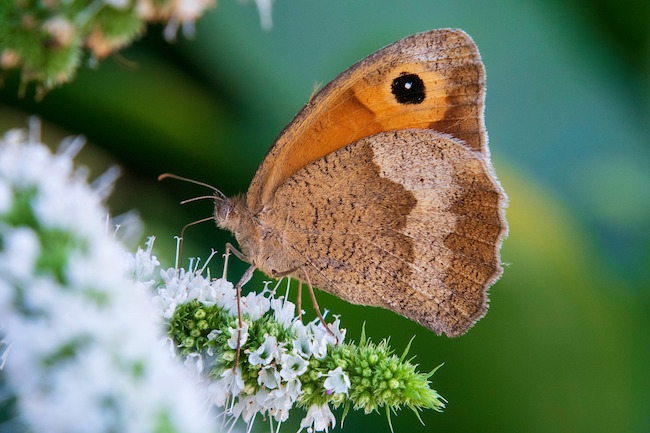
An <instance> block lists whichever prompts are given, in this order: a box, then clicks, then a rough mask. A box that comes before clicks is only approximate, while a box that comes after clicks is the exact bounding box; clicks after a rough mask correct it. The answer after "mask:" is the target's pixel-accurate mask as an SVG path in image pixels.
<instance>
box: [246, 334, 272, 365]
mask: <svg viewBox="0 0 650 433" xmlns="http://www.w3.org/2000/svg"><path fill="white" fill-rule="evenodd" d="M264 337H265V340H264V343H263V344H262V345H261V346H260V347H259V348H258V349H257V350H256V351H254V352H253V353H251V354H250V355H249V356H248V362H250V363H251V364H252V365H268V364H269V363H270V362H271V361H272V360H273V358H275V357H277V356H278V342H277V340H276V339H275V337H274V336H272V335H271V336H269V335H268V334H266V335H265V336H264Z"/></svg>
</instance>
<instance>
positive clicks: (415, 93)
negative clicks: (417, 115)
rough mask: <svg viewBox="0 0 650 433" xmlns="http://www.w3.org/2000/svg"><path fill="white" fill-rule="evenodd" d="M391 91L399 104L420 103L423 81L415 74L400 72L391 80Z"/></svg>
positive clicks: (422, 93) (422, 94)
mask: <svg viewBox="0 0 650 433" xmlns="http://www.w3.org/2000/svg"><path fill="white" fill-rule="evenodd" d="M390 89H391V92H393V95H394V96H395V99H396V100H397V102H399V103H400V104H420V103H421V102H422V101H424V97H425V96H426V95H425V91H424V82H423V81H422V79H421V78H420V77H418V76H417V75H415V74H409V73H407V72H402V73H401V74H399V77H397V78H395V79H394V80H393V84H392V85H391V86H390Z"/></svg>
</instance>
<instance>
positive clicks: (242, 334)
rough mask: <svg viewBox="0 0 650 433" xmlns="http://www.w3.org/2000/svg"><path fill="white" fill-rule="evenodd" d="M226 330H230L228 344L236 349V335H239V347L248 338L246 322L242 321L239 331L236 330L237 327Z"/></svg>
mask: <svg viewBox="0 0 650 433" xmlns="http://www.w3.org/2000/svg"><path fill="white" fill-rule="evenodd" d="M228 331H229V332H230V338H229V339H228V346H230V348H231V349H237V336H238V335H239V347H241V346H243V345H244V344H246V340H248V323H246V322H243V323H242V327H241V329H239V331H240V332H238V330H237V328H228Z"/></svg>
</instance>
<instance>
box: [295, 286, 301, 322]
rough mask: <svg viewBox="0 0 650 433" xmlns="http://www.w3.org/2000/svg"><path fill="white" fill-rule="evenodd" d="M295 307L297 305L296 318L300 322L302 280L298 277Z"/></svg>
mask: <svg viewBox="0 0 650 433" xmlns="http://www.w3.org/2000/svg"><path fill="white" fill-rule="evenodd" d="M296 307H298V320H299V321H300V322H301V323H302V280H301V279H298V297H297V299H296Z"/></svg>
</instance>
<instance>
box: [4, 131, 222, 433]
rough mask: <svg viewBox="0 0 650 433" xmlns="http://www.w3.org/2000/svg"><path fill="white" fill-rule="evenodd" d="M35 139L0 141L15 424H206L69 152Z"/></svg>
mask: <svg viewBox="0 0 650 433" xmlns="http://www.w3.org/2000/svg"><path fill="white" fill-rule="evenodd" d="M38 135H39V133H38V125H36V124H34V123H33V122H32V129H31V130H30V132H29V134H28V133H26V132H25V131H16V130H14V131H10V132H8V133H6V134H5V135H4V136H3V137H2V138H1V139H0V268H1V269H0V292H2V295H1V296H0V318H1V320H2V323H1V324H0V326H1V327H2V343H1V346H2V348H3V350H2V352H1V354H0V367H2V372H1V374H2V376H3V381H4V383H5V386H6V389H8V392H10V393H11V394H12V395H13V397H14V398H15V401H16V408H17V411H18V416H19V417H20V421H21V422H22V423H24V424H25V425H26V426H28V428H29V430H30V431H35V432H40V431H47V432H54V433H56V432H110V431H120V432H125V433H127V432H134V433H135V432H154V431H159V430H160V427H161V425H167V426H169V429H172V430H174V431H177V432H197V433H198V432H205V431H208V430H209V429H210V428H211V424H210V422H209V418H208V417H206V416H205V413H204V412H203V410H201V397H202V395H203V394H202V392H201V391H200V390H199V389H198V388H196V387H195V386H194V385H193V383H192V381H191V380H188V374H187V372H186V371H185V369H184V368H183V367H182V365H180V364H178V362H177V361H176V360H174V359H173V358H171V357H170V356H169V355H168V353H167V352H166V351H165V349H164V347H163V346H162V345H161V344H160V341H161V340H162V339H163V335H162V330H161V329H160V328H159V327H158V324H159V322H160V319H159V316H158V315H157V314H156V312H155V310H154V309H153V307H152V303H151V299H150V296H149V295H148V294H147V293H146V292H145V291H144V287H143V285H142V284H140V283H138V282H136V281H133V280H131V279H129V278H127V273H128V263H127V261H126V260H125V255H124V252H123V250H122V249H121V248H120V246H119V245H118V244H117V243H115V242H114V241H113V240H112V239H111V237H110V234H109V233H107V230H106V218H105V217H106V215H107V211H106V209H105V208H104V206H103V205H102V202H101V199H100V198H99V197H98V193H97V192H96V191H95V190H93V189H92V188H91V187H90V186H89V185H88V184H87V183H86V178H85V172H83V171H79V170H76V171H75V170H74V168H73V163H72V160H71V152H65V151H64V152H62V153H59V154H52V153H51V152H50V151H49V149H48V148H47V147H46V146H45V145H43V144H41V143H40V138H39V136H38ZM136 261H137V260H136ZM143 263H144V262H141V263H140V265H139V266H141V265H142V264H143ZM144 267H145V268H146V266H144ZM142 269H144V268H142V267H141V271H142ZM141 274H142V275H145V274H146V272H141ZM147 278H148V277H147Z"/></svg>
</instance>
